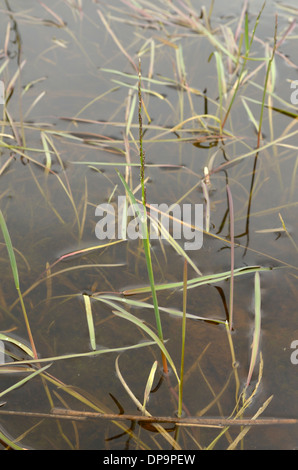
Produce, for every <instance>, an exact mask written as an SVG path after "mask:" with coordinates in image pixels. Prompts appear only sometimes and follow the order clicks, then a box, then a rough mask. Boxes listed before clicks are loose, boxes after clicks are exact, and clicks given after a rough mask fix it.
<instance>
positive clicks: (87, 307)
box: [83, 294, 96, 351]
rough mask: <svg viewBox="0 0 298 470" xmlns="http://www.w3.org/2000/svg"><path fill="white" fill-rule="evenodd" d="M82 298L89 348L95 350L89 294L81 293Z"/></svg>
mask: <svg viewBox="0 0 298 470" xmlns="http://www.w3.org/2000/svg"><path fill="white" fill-rule="evenodd" d="M83 298H84V303H85V310H86V318H87V324H88V331H89V338H90V343H91V348H92V349H93V351H95V350H96V341H95V330H94V322H93V315H92V308H91V301H90V297H89V295H86V294H83Z"/></svg>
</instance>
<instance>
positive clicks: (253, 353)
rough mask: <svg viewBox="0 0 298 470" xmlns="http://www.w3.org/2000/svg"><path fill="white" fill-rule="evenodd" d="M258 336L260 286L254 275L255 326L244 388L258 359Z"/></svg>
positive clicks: (259, 328) (258, 278)
mask: <svg viewBox="0 0 298 470" xmlns="http://www.w3.org/2000/svg"><path fill="white" fill-rule="evenodd" d="M260 335H261V284H260V274H259V273H258V272H256V273H255V326H254V335H253V341H252V351H251V359H250V365H249V371H248V376H247V380H246V387H248V385H249V384H250V380H251V377H252V374H253V371H254V368H255V364H256V361H257V357H258V352H259V346H260Z"/></svg>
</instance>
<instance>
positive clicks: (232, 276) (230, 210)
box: [227, 185, 235, 330]
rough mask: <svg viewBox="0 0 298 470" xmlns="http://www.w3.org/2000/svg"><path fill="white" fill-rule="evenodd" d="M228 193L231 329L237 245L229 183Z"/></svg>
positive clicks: (231, 324) (231, 326) (231, 323)
mask: <svg viewBox="0 0 298 470" xmlns="http://www.w3.org/2000/svg"><path fill="white" fill-rule="evenodd" d="M227 194H228V202H229V213H230V241H231V279H230V299H229V302H230V305H229V306H230V309H229V310H230V311H229V313H230V318H229V324H230V330H232V328H233V304H234V264H235V246H234V205H233V198H232V193H231V190H230V187H229V185H227Z"/></svg>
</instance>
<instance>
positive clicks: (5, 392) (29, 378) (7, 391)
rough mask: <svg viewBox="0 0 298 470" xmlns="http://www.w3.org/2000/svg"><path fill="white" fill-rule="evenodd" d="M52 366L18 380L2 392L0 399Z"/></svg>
mask: <svg viewBox="0 0 298 470" xmlns="http://www.w3.org/2000/svg"><path fill="white" fill-rule="evenodd" d="M51 365H52V364H47V365H46V366H44V367H42V368H41V369H38V370H36V371H35V372H33V373H32V374H30V375H28V376H27V377H25V378H24V379H22V380H19V382H17V383H15V384H13V385H11V386H10V387H8V388H7V389H6V390H3V392H1V393H0V398H1V397H3V396H4V395H6V394H7V393H9V392H11V391H12V390H15V389H16V388H18V387H21V386H22V385H24V384H25V383H26V382H28V381H29V380H31V379H33V377H35V376H36V375H38V374H41V373H42V372H43V371H45V370H46V369H48V368H49V367H50V366H51Z"/></svg>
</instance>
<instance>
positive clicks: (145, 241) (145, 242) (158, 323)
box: [138, 59, 168, 374]
mask: <svg viewBox="0 0 298 470" xmlns="http://www.w3.org/2000/svg"><path fill="white" fill-rule="evenodd" d="M138 97H139V113H138V114H139V142H140V143H139V145H140V163H141V167H140V179H141V188H142V204H143V208H144V220H143V230H144V231H145V237H144V238H143V245H144V251H145V256H146V263H147V270H148V276H149V280H150V286H151V293H152V300H153V305H154V313H155V320H156V326H157V331H158V336H159V339H160V340H161V341H162V342H163V334H162V326H161V320H160V314H159V308H158V301H157V295H156V289H155V283H154V274H153V268H152V261H151V250H150V242H149V233H148V225H147V212H146V188H145V182H144V181H145V154H144V149H143V123H142V93H141V59H139V82H138ZM162 363H163V371H164V373H165V374H168V365H167V360H166V357H165V355H164V353H163V352H162Z"/></svg>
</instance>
